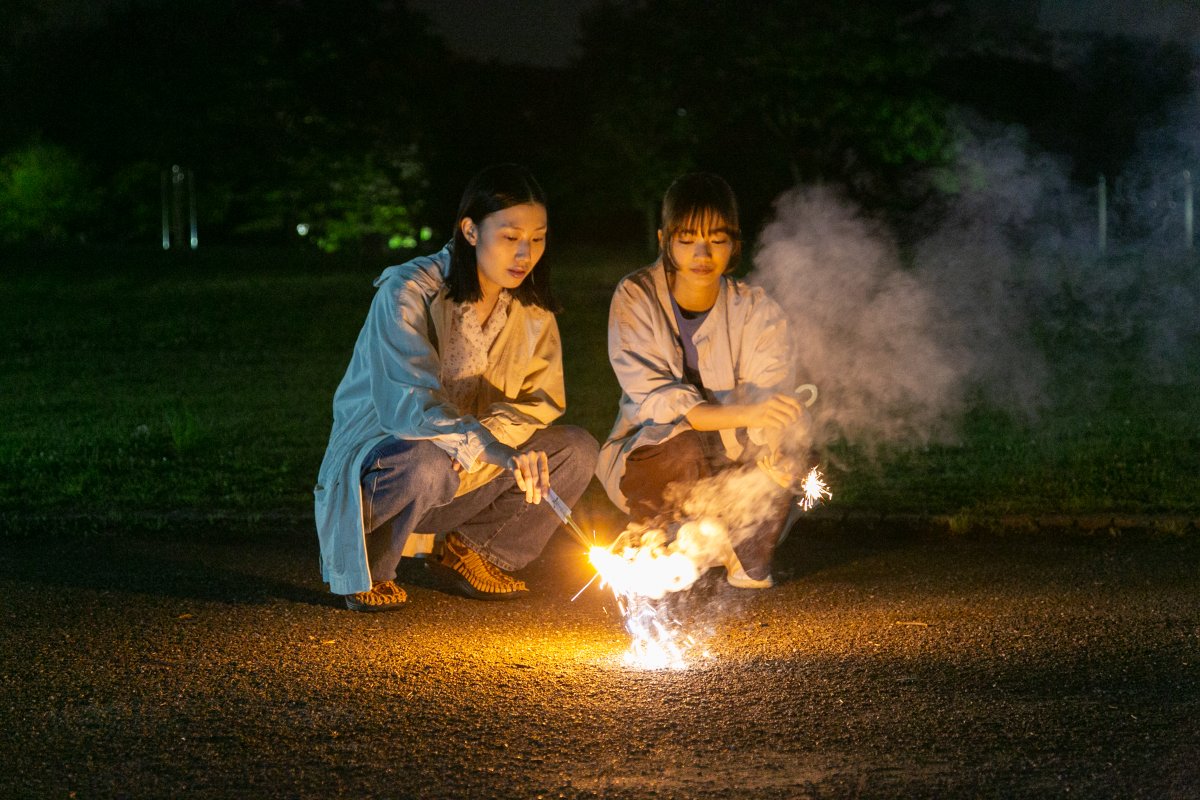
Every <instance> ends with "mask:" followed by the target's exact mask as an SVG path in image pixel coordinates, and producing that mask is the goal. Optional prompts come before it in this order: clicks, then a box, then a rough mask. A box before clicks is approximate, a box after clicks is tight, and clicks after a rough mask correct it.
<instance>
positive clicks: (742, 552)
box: [621, 430, 793, 579]
mask: <svg viewBox="0 0 1200 800" xmlns="http://www.w3.org/2000/svg"><path fill="white" fill-rule="evenodd" d="M735 468H740V469H757V467H755V466H754V465H753V464H739V463H737V462H735V461H731V460H730V459H729V457H728V456H726V455H725V448H724V446H723V445H722V444H721V437H720V434H718V433H717V432H715V431H694V430H688V431H684V432H683V433H681V434H679V435H677V436H675V437H673V438H671V439H668V440H667V441H665V442H663V443H662V444H654V445H647V446H645V447H639V448H637V449H636V450H634V451H633V452H632V453H630V454H629V458H628V459H626V461H625V474H624V475H623V476H622V477H621V493H622V494H624V495H625V498H626V500H627V501H628V502H629V513H630V515H631V516H632V517H633V519H634V520H635V521H636V522H641V523H646V524H665V523H667V522H670V521H672V520H675V519H677V518H678V516H679V513H680V510H679V507H678V500H680V499H682V498H681V497H678V498H677V497H676V495H678V494H679V492H680V491H682V490H684V489H685V488H686V486H687V484H689V483H695V482H696V481H698V480H701V479H703V478H710V477H712V476H713V475H716V474H717V473H718V472H723V471H725V470H727V469H735ZM672 484H674V485H675V491H672V490H671V487H672ZM792 502H793V500H792V497H791V495H790V494H788V493H787V492H785V491H784V490H782V489H780V490H779V492H778V496H773V497H772V501H771V508H770V510H769V513H768V515H767V517H766V518H765V519H764V520H763V521H762V522H761V523H759V524H758V525H757V526H756V527H755V529H754V531H753V532H752V533H750V534H749V535H747V536H745V537H743V538H742V540H741V541H740V542H739V543H738V544H737V545H736V546H735V547H734V552H736V553H737V556H738V560H739V561H741V562H742V567H743V568H744V569H745V570H746V573H747V574H748V575H749V576H750V577H752V578H756V579H760V578H764V577H766V576H767V575H768V574H770V571H771V557H772V556H773V555H774V553H775V545H776V543H777V542H778V541H779V539H780V537H781V535H782V534H783V524H784V522H786V521H787V516H788V512H789V511H791V507H792Z"/></svg>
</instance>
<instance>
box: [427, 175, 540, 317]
mask: <svg viewBox="0 0 1200 800" xmlns="http://www.w3.org/2000/svg"><path fill="white" fill-rule="evenodd" d="M525 203H537V204H539V205H541V206H543V207H545V205H546V193H545V192H543V191H542V187H541V185H540V184H539V183H538V182H537V179H536V178H534V177H533V174H532V173H531V172H530V171H529V170H528V169H526V168H525V167H522V166H520V165H518V164H494V165H492V166H490V167H486V168H484V169H483V170H481V171H480V172H479V173H478V174H477V175H476V176H475V177H474V178H471V180H470V182H469V183H468V184H467V188H466V189H465V190H463V196H462V201H461V202H460V203H459V204H458V216H457V217H456V218H455V220H454V247H453V248H451V252H450V275H449V277H448V278H447V279H446V284H447V287H448V290H449V296H450V299H451V300H453V301H454V302H456V303H471V302H474V301H476V300H479V299H480V298H481V297H483V290H482V289H481V288H480V287H479V267H478V264H477V262H476V260H475V247H474V246H473V245H472V244H471V243H470V242H468V241H467V238H466V236H464V235H463V231H462V221H463V220H464V219H468V218H469V219H471V220H473V221H474V222H475V224H476V225H482V224H483V220H484V218H485V217H486V216H487V215H488V214H492V213H495V212H496V211H502V210H504V209H506V208H512V207H513V206H519V205H524V204H525ZM546 243H547V249H549V236H548V235H547V242H546ZM512 295H513V297H515V298H517V299H518V300H520V301H521V302H522V303H525V304H527V305H534V306H539V307H541V308H544V309H546V310H547V311H558V310H559V305H558V301H557V300H556V299H555V298H554V292H552V291H551V290H550V264H549V263H548V259H547V258H546V255H545V253H543V254H542V257H541V259H539V260H538V262H537V264H536V265H535V266H534V269H533V270H532V271H530V273H529V274H528V275H526V276H525V280H523V281H521V285H520V286H518V287H517V288H516V289H513V290H512Z"/></svg>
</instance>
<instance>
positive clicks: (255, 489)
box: [0, 249, 1200, 529]
mask: <svg viewBox="0 0 1200 800" xmlns="http://www.w3.org/2000/svg"><path fill="white" fill-rule="evenodd" d="M555 255H556V262H555V273H556V274H555V284H556V288H557V289H558V291H559V294H560V299H561V300H562V301H563V304H564V306H565V309H566V310H565V311H564V312H563V313H562V314H561V315H560V317H559V321H560V326H561V328H562V332H563V340H564V347H565V351H566V371H567V397H568V405H569V411H568V414H567V417H566V420H565V421H567V422H571V423H574V424H578V425H582V426H584V427H586V428H587V429H589V430H590V431H591V432H592V433H593V434H594V435H595V436H596V437H597V438H598V439H601V440H602V439H603V438H604V436H605V435H606V434H607V433H608V430H609V427H610V426H611V424H612V421H613V416H614V414H615V411H616V403H617V397H618V389H617V385H616V381H615V379H614V378H613V375H612V372H611V370H610V369H609V366H608V361H607V355H606V351H605V326H606V320H607V314H608V302H609V298H610V296H611V292H612V289H613V286H614V285H615V284H616V281H617V280H618V279H619V278H620V276H621V275H623V274H625V273H626V272H628V271H629V270H631V269H633V268H635V267H636V266H639V265H640V264H641V263H643V262H644V261H645V257H644V256H643V255H642V254H640V253H638V252H623V253H621V252H608V253H606V252H598V251H593V250H583V249H581V250H576V251H571V250H561V251H559V252H557V253H556V254H555ZM385 263H386V262H385V260H384V259H382V258H381V259H379V260H378V261H372V262H371V263H366V262H361V263H360V262H354V261H347V260H342V261H339V260H335V259H332V258H329V257H324V256H317V255H315V254H311V253H305V252H300V251H250V250H237V251H223V250H220V249H208V250H200V251H199V252H197V253H196V254H192V255H191V256H189V257H186V258H178V257H168V256H167V255H166V254H162V253H158V252H153V251H143V252H129V251H84V252H69V251H62V252H51V253H39V254H20V255H12V254H9V255H6V256H0V330H3V331H5V332H6V335H5V336H4V338H3V341H0V420H2V422H0V519H2V520H3V521H4V522H5V525H6V526H7V527H9V528H11V529H18V528H28V527H29V526H30V525H39V526H49V527H50V528H53V527H55V526H61V525H71V526H77V527H80V526H81V527H94V528H103V527H108V526H114V525H128V524H133V523H135V522H136V523H138V524H151V525H163V524H170V523H171V520H172V519H174V518H176V517H178V516H180V515H182V516H184V517H188V516H191V517H196V516H199V517H211V518H220V519H226V520H242V521H247V520H248V521H254V520H257V519H261V518H264V517H270V516H285V517H294V518H301V517H303V516H304V515H306V514H308V513H309V512H310V510H311V493H310V490H311V486H312V483H313V481H314V479H315V476H316V472H317V467H318V465H319V464H320V460H321V456H322V454H323V452H324V448H325V443H326V437H327V436H328V433H329V424H330V403H331V398H332V395H333V390H334V388H335V387H336V386H337V383H338V381H339V379H340V378H341V375H342V372H343V370H344V369H345V366H346V363H347V361H348V359H349V355H350V351H351V348H352V346H353V343H354V340H355V337H356V335H357V333H358V330H359V327H360V326H361V324H362V320H363V316H364V314H365V312H366V309H367V305H368V303H369V302H370V299H371V296H372V294H373V291H374V289H373V287H372V285H371V281H372V279H373V278H374V277H375V275H377V274H378V272H379V270H380V268H381V267H382V266H385ZM1085 355H1086V354H1085ZM1096 358H1104V359H1111V358H1112V355H1111V354H1107V353H1106V354H1096ZM1067 372H1069V371H1067V370H1064V375H1062V376H1060V378H1059V379H1058V383H1059V385H1058V386H1057V387H1056V388H1055V391H1054V393H1053V402H1052V405H1051V407H1050V408H1049V409H1048V410H1047V411H1046V412H1045V413H1044V414H1042V415H1041V416H1040V418H1039V419H1038V420H1037V421H1036V422H1032V423H1026V422H1021V421H1018V420H1016V419H1014V418H1012V417H1010V416H1008V415H1006V414H1004V413H1002V412H999V411H996V410H994V409H988V408H982V407H981V408H977V409H975V410H973V411H972V412H971V413H970V414H969V415H968V416H967V418H966V419H965V420H964V422H963V426H962V436H961V440H960V442H959V443H958V444H956V445H953V446H950V445H939V446H929V447H925V448H921V449H907V450H906V449H899V448H895V449H893V450H890V451H883V452H882V453H881V454H875V455H874V456H873V457H871V458H868V457H867V455H866V453H865V451H863V450H862V449H861V448H857V447H855V446H852V445H849V444H845V443H841V444H837V445H835V446H832V447H830V448H829V452H828V457H829V461H828V463H829V469H828V473H829V475H828V477H829V479H830V484H831V486H832V487H833V489H834V491H835V501H834V502H835V504H836V507H837V508H842V509H847V510H857V511H868V512H876V511H879V512H885V511H900V512H906V513H928V514H948V515H959V517H961V518H963V519H967V518H972V517H975V516H987V515H998V514H1013V513H1092V512H1114V513H1124V512H1129V513H1169V514H1195V513H1197V512H1198V511H1200V413H1198V411H1200V402H1198V401H1197V397H1198V394H1197V392H1196V389H1197V386H1195V385H1189V386H1170V387H1154V386H1148V385H1141V384H1137V383H1136V382H1134V381H1132V380H1131V379H1127V378H1126V379H1119V380H1117V381H1116V383H1114V384H1112V385H1110V386H1108V387H1107V389H1106V391H1105V392H1103V393H1101V396H1096V393H1095V392H1094V389H1089V390H1088V392H1087V393H1086V395H1085V393H1084V392H1083V391H1082V390H1079V389H1076V388H1075V387H1074V384H1073V383H1072V380H1071V376H1070V375H1069V374H1066V373H1067ZM1117 373H1120V370H1116V371H1115V373H1114V374H1117ZM880 455H882V458H880Z"/></svg>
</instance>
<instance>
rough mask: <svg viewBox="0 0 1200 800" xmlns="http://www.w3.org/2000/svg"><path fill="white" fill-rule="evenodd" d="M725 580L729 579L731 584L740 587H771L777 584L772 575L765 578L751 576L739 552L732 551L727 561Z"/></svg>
mask: <svg viewBox="0 0 1200 800" xmlns="http://www.w3.org/2000/svg"><path fill="white" fill-rule="evenodd" d="M725 580H727V581H729V585H730V586H735V587H737V588H738V589H770V588H771V587H772V586H774V585H775V581H773V580H772V579H771V576H770V575H767V577H765V578H751V577H750V576H749V575H747V574H746V570H744V569H742V562H741V561H739V560H738V557H737V554H736V553H732V552H731V553H730V557H729V560H727V561H726V562H725Z"/></svg>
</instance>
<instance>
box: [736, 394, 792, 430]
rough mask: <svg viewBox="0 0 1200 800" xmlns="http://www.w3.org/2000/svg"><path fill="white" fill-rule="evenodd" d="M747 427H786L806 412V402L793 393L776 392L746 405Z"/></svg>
mask: <svg viewBox="0 0 1200 800" xmlns="http://www.w3.org/2000/svg"><path fill="white" fill-rule="evenodd" d="M745 409H746V421H745V427H747V428H786V427H788V426H789V425H791V424H792V423H793V422H795V421H796V420H798V419H800V416H801V415H802V414H803V413H804V404H803V403H801V402H800V401H799V400H798V399H796V396H795V395H791V394H775V395H771V396H770V397H768V398H767V399H766V400H764V401H762V402H761V403H754V404H753V405H749V406H746V407H745Z"/></svg>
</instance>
